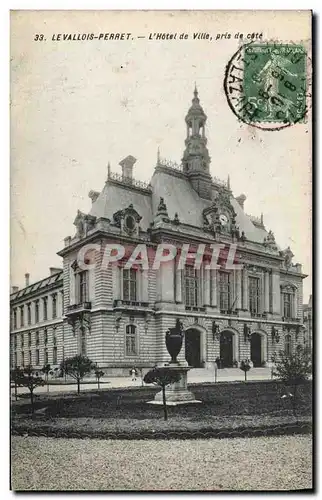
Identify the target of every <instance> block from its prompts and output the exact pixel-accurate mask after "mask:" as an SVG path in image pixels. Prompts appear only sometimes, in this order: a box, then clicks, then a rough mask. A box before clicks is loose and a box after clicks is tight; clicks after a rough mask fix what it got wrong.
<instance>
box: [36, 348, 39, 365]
mask: <svg viewBox="0 0 322 500" xmlns="http://www.w3.org/2000/svg"><path fill="white" fill-rule="evenodd" d="M39 364H40V363H39V349H37V350H36V365H37V366H38V365H39Z"/></svg>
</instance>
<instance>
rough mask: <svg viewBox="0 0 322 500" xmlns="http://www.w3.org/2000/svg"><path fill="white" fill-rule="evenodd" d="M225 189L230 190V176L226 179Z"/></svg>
mask: <svg viewBox="0 0 322 500" xmlns="http://www.w3.org/2000/svg"><path fill="white" fill-rule="evenodd" d="M227 188H228V189H229V190H230V175H229V174H228V177H227Z"/></svg>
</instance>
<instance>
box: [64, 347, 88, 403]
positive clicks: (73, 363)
mask: <svg viewBox="0 0 322 500" xmlns="http://www.w3.org/2000/svg"><path fill="white" fill-rule="evenodd" d="M60 368H61V370H62V372H63V373H65V374H66V375H69V376H70V377H72V378H73V379H75V380H76V382H77V393H78V394H79V393H80V383H81V381H82V380H83V378H84V377H85V375H88V374H89V373H91V371H92V370H95V368H96V365H95V364H94V363H93V361H92V360H90V359H89V358H88V357H87V356H82V355H80V354H78V355H76V356H73V357H71V358H66V359H64V360H63V361H62V362H61V364H60Z"/></svg>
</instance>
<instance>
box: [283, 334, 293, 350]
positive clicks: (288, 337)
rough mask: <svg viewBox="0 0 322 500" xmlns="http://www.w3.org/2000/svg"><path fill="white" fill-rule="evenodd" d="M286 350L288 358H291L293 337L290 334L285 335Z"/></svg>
mask: <svg viewBox="0 0 322 500" xmlns="http://www.w3.org/2000/svg"><path fill="white" fill-rule="evenodd" d="M284 350H285V354H286V355H287V356H289V355H290V354H292V337H291V335H290V334H289V333H288V334H287V335H285V346H284Z"/></svg>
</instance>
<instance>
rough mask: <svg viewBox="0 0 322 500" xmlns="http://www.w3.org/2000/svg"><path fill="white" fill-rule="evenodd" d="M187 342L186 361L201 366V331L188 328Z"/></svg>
mask: <svg viewBox="0 0 322 500" xmlns="http://www.w3.org/2000/svg"><path fill="white" fill-rule="evenodd" d="M185 343H186V361H187V363H188V365H189V366H193V367H194V368H200V367H201V360H200V332H199V331H198V330H194V329H190V330H187V331H186V334H185Z"/></svg>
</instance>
